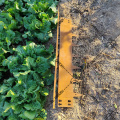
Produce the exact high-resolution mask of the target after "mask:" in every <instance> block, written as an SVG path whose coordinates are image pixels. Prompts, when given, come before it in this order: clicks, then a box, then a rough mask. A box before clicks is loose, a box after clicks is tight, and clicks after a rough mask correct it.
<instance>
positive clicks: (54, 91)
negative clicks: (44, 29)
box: [53, 4, 59, 109]
mask: <svg viewBox="0 0 120 120" xmlns="http://www.w3.org/2000/svg"><path fill="white" fill-rule="evenodd" d="M57 22H58V23H57V41H56V61H57V59H58V36H59V4H58V20H57ZM56 79H57V62H55V75H54V90H53V109H55V98H56Z"/></svg>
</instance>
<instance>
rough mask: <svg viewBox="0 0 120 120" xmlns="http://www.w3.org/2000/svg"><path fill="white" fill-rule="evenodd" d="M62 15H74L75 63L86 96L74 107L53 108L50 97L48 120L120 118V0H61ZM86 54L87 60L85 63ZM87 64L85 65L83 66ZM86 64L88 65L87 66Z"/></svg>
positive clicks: (77, 99)
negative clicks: (79, 68)
mask: <svg viewBox="0 0 120 120" xmlns="http://www.w3.org/2000/svg"><path fill="white" fill-rule="evenodd" d="M59 5H60V17H64V18H69V19H72V22H73V25H76V26H77V28H76V29H73V32H74V33H75V34H77V35H78V37H77V38H75V37H74V38H73V43H75V44H77V45H79V46H78V47H73V53H74V54H76V55H79V57H77V58H73V64H75V65H77V66H79V67H81V70H79V71H75V75H76V77H78V78H79V79H81V80H82V83H81V84H77V83H76V84H75V85H74V90H78V91H79V92H80V93H82V94H83V95H84V96H82V97H80V98H75V99H74V107H73V108H58V107H57V106H56V109H52V102H51V100H52V98H53V94H52V91H51V92H50V95H49V97H48V99H47V103H46V109H47V113H48V119H47V120H120V0H61V1H60V3H59ZM84 58H86V60H87V63H86V64H84ZM83 65H85V67H83ZM83 68H84V69H83Z"/></svg>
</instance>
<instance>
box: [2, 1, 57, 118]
mask: <svg viewBox="0 0 120 120" xmlns="http://www.w3.org/2000/svg"><path fill="white" fill-rule="evenodd" d="M56 5H57V2H56V1H55V0H1V1H0V80H1V81H0V120H5V119H6V120H32V119H40V120H43V119H44V120H45V119H46V115H47V112H46V110H45V109H44V103H45V100H46V96H47V95H48V93H49V91H48V89H47V85H51V84H52V83H53V75H52V73H51V66H52V65H54V62H55V61H54V54H53V46H52V45H50V47H49V48H48V49H46V48H45V46H44V45H43V44H44V43H45V42H47V41H48V40H49V38H51V37H52V29H54V28H55V25H56V23H57V17H56V13H57V9H56ZM37 44H41V45H37Z"/></svg>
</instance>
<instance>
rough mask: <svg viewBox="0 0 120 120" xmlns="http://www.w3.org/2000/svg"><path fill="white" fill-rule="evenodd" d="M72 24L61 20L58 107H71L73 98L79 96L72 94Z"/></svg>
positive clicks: (74, 67)
mask: <svg viewBox="0 0 120 120" xmlns="http://www.w3.org/2000/svg"><path fill="white" fill-rule="evenodd" d="M72 27H73V26H72V22H71V20H69V19H63V21H62V22H61V24H60V50H59V78H58V107H73V97H77V96H81V94H77V93H73V84H72V81H74V78H73V72H72V70H73V69H77V68H78V67H76V66H72V36H74V35H73V34H72Z"/></svg>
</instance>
